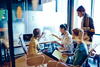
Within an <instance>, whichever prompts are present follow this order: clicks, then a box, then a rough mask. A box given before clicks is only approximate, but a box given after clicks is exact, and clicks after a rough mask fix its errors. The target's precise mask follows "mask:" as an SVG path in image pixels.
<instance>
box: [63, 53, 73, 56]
mask: <svg viewBox="0 0 100 67" xmlns="http://www.w3.org/2000/svg"><path fill="white" fill-rule="evenodd" d="M73 55H74V53H63V54H62V56H73Z"/></svg>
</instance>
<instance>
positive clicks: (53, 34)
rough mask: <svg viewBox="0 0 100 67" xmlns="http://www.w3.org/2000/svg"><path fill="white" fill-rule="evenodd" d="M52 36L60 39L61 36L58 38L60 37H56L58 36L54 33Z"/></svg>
mask: <svg viewBox="0 0 100 67" xmlns="http://www.w3.org/2000/svg"><path fill="white" fill-rule="evenodd" d="M52 36H54V37H56V38H57V39H59V40H61V38H60V37H58V36H57V35H55V34H52Z"/></svg>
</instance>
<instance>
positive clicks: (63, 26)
mask: <svg viewBox="0 0 100 67" xmlns="http://www.w3.org/2000/svg"><path fill="white" fill-rule="evenodd" d="M60 28H61V29H64V30H67V29H68V25H67V24H61V25H60Z"/></svg>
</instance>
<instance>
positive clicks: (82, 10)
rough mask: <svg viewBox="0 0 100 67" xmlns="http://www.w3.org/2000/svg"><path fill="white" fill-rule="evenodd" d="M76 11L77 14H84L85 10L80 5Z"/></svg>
mask: <svg viewBox="0 0 100 67" xmlns="http://www.w3.org/2000/svg"><path fill="white" fill-rule="evenodd" d="M77 11H79V12H85V8H84V7H83V6H82V5H81V6H79V7H78V8H77Z"/></svg>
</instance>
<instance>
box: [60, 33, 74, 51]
mask: <svg viewBox="0 0 100 67" xmlns="http://www.w3.org/2000/svg"><path fill="white" fill-rule="evenodd" d="M72 42H73V40H72V36H71V35H70V33H69V32H68V31H67V33H66V34H65V35H62V37H61V43H62V44H63V45H64V47H65V48H67V50H68V51H73V44H72Z"/></svg>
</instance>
